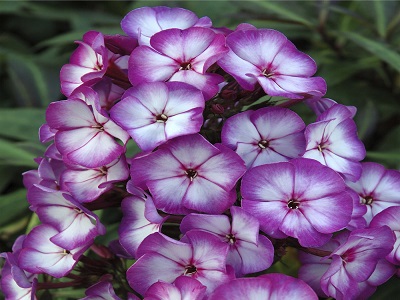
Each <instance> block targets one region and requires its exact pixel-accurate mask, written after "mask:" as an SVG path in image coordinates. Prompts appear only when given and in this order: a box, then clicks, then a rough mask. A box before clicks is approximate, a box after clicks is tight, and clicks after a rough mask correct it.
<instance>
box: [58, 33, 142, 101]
mask: <svg viewBox="0 0 400 300" xmlns="http://www.w3.org/2000/svg"><path fill="white" fill-rule="evenodd" d="M76 43H78V44H79V46H78V48H77V49H76V50H75V51H74V53H72V55H71V58H70V63H69V64H66V65H64V66H63V67H62V68H61V72H60V80H61V92H62V93H63V94H64V95H65V96H67V97H69V96H70V95H71V94H72V93H73V91H74V90H75V89H77V88H78V87H80V86H82V85H93V84H95V83H97V82H99V81H100V80H102V78H103V77H105V76H106V75H109V76H110V77H111V79H112V80H113V82H114V83H116V84H119V85H122V86H129V82H126V81H127V76H126V70H127V68H128V64H127V62H128V57H129V54H130V53H131V52H132V50H133V48H135V47H136V45H137V42H136V40H134V39H132V38H128V37H124V36H120V35H116V36H104V35H103V34H102V33H101V32H97V31H89V32H87V33H85V34H84V36H83V39H82V41H76Z"/></svg>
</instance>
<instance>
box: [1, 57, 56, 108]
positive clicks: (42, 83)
mask: <svg viewBox="0 0 400 300" xmlns="http://www.w3.org/2000/svg"><path fill="white" fill-rule="evenodd" d="M7 63H8V73H9V75H10V77H11V79H12V82H13V84H14V89H13V92H14V94H15V97H16V98H17V100H18V101H19V102H20V103H21V105H23V106H35V105H36V106H39V105H40V103H41V102H42V99H45V101H46V102H50V99H49V95H48V88H47V84H46V80H45V79H44V77H43V73H42V71H41V70H40V67H39V66H38V65H37V64H36V63H35V62H34V61H33V60H32V58H30V57H25V56H22V55H12V54H11V55H9V56H8V59H7Z"/></svg>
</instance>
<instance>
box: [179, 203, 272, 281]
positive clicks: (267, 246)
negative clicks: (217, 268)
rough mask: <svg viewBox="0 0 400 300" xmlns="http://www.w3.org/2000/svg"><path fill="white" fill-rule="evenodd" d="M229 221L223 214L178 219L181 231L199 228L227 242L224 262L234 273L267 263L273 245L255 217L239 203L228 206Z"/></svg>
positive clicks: (255, 268)
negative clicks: (230, 216) (238, 204)
mask: <svg viewBox="0 0 400 300" xmlns="http://www.w3.org/2000/svg"><path fill="white" fill-rule="evenodd" d="M230 211H231V215H232V222H230V221H229V218H228V216H225V215H205V214H190V215H187V216H186V217H185V218H184V219H183V220H182V223H181V231H182V233H186V232H188V231H189V230H202V231H206V232H210V233H212V234H215V235H216V236H218V237H219V238H220V239H221V241H223V242H225V243H227V244H228V245H229V252H228V257H227V259H226V263H227V264H228V265H231V266H232V267H233V268H234V269H235V273H236V276H242V275H244V274H249V273H255V272H260V271H262V270H265V269H267V268H268V267H270V266H271V264H272V262H273V260H274V248H273V246H272V243H271V242H270V240H269V239H268V238H267V237H265V236H264V235H260V234H259V223H258V220H257V219H256V218H254V217H252V216H251V215H249V214H248V213H246V212H245V211H243V209H241V208H240V207H236V206H232V207H231V209H230Z"/></svg>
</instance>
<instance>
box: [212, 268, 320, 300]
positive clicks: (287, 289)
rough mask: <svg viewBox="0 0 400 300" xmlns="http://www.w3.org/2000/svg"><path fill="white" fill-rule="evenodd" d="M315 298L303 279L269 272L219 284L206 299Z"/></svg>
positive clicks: (314, 299) (315, 299)
mask: <svg viewBox="0 0 400 300" xmlns="http://www.w3.org/2000/svg"><path fill="white" fill-rule="evenodd" d="M243 299H248V300H259V299H279V300H293V299H299V300H300V299H301V300H317V299H318V297H317V295H316V294H315V292H314V291H313V290H312V289H311V287H309V286H308V285H307V284H306V283H305V282H304V281H302V280H300V279H297V278H293V277H290V276H288V275H284V274H278V273H271V274H265V275H261V276H258V277H251V278H239V279H235V280H232V281H230V282H228V283H225V284H223V285H220V286H219V287H218V288H217V289H216V290H215V291H214V292H213V293H212V294H211V295H210V297H209V298H208V300H243Z"/></svg>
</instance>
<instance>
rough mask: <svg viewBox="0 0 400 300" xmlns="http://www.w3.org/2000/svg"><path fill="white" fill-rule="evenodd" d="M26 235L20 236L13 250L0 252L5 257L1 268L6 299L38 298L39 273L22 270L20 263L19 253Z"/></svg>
mask: <svg viewBox="0 0 400 300" xmlns="http://www.w3.org/2000/svg"><path fill="white" fill-rule="evenodd" d="M25 238H26V236H25V235H21V236H19V237H18V238H17V239H16V240H15V242H14V245H13V247H12V251H13V252H7V253H0V257H2V258H5V263H4V265H3V266H2V268H1V280H0V290H1V291H2V292H3V294H4V296H5V299H13V300H14V299H15V300H33V299H36V297H35V293H36V285H37V277H38V276H37V274H32V273H30V272H26V271H24V270H22V269H21V268H20V267H19V265H18V255H19V253H20V251H21V249H22V244H23V242H24V240H25Z"/></svg>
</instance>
